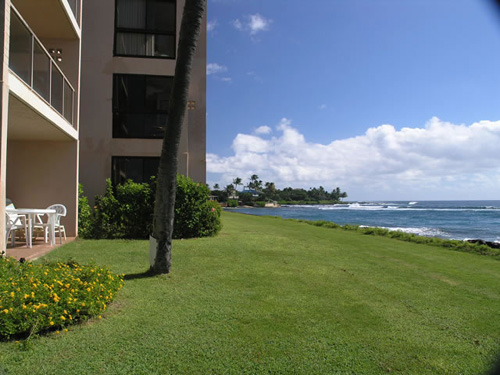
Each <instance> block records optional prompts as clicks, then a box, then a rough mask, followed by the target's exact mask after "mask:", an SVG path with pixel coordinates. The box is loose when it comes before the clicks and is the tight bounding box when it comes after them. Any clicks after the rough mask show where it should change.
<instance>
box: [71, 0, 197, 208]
mask: <svg viewBox="0 0 500 375" xmlns="http://www.w3.org/2000/svg"><path fill="white" fill-rule="evenodd" d="M84 7H85V8H84V11H83V21H82V22H83V30H84V35H83V39H82V85H81V115H80V123H81V127H80V182H81V183H82V184H83V187H84V190H85V194H86V195H87V196H88V197H89V199H90V200H91V201H92V200H93V198H94V196H95V195H97V194H102V193H103V192H104V188H105V180H106V179H107V178H110V179H111V180H112V182H113V183H114V184H116V183H121V182H124V181H126V180H127V179H132V180H134V181H136V182H144V181H149V179H150V176H152V175H155V174H156V172H157V169H158V162H159V156H160V152H161V145H162V139H163V133H164V129H165V125H166V123H167V117H168V103H169V97H170V89H171V86H172V82H173V76H174V73H175V64H176V56H177V51H176V49H177V44H178V36H179V29H180V24H181V18H182V11H183V9H184V0H177V1H176V0H114V1H103V0H85V2H84ZM205 95H206V15H205V17H204V19H203V24H202V29H201V34H200V39H199V42H198V48H197V52H196V56H195V59H194V62H193V67H192V75H191V84H190V90H189V98H188V100H189V102H188V106H187V108H186V111H187V112H186V116H185V120H184V125H183V133H182V138H181V144H180V150H179V169H178V172H179V173H181V174H184V175H187V176H189V177H191V178H193V179H194V180H195V181H198V182H203V183H204V182H205V179H206V168H205V157H206V99H205Z"/></svg>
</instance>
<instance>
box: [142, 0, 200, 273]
mask: <svg viewBox="0 0 500 375" xmlns="http://www.w3.org/2000/svg"><path fill="white" fill-rule="evenodd" d="M205 8H206V0H186V3H185V5H184V12H183V15H182V22H181V30H180V33H179V45H178V48H177V63H176V65H175V76H174V83H173V86H172V92H171V94H170V102H169V106H168V120H167V126H166V129H165V135H164V138H163V145H162V150H161V155H160V166H159V168H158V177H157V181H158V185H157V188H156V200H155V207H154V214H153V238H154V239H156V255H155V259H154V264H153V265H152V266H151V269H150V271H151V272H152V273H154V274H162V273H169V272H170V267H171V264H172V261H171V259H172V233H173V230H174V214H175V189H176V184H177V167H178V156H177V154H178V150H179V143H180V139H181V131H182V124H183V122H184V115H185V112H186V106H187V99H188V92H189V81H190V76H191V64H192V61H193V57H194V54H195V51H196V44H197V42H198V36H199V34H200V28H201V21H202V18H203V14H204V13H205Z"/></svg>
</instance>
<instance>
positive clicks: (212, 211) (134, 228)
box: [84, 175, 221, 239]
mask: <svg viewBox="0 0 500 375" xmlns="http://www.w3.org/2000/svg"><path fill="white" fill-rule="evenodd" d="M155 187H156V183H155V181H154V180H152V181H151V183H149V184H147V183H142V184H139V183H135V182H133V181H131V180H128V181H127V182H126V183H124V184H123V185H117V186H116V187H115V188H113V186H112V184H111V180H109V179H108V180H106V192H105V194H104V195H103V196H97V197H96V203H95V206H94V213H93V215H90V218H91V220H90V221H91V225H88V226H89V227H91V228H93V230H92V231H91V232H89V234H88V235H87V232H85V231H84V233H85V234H86V236H85V238H95V239H101V238H106V239H113V238H127V239H141V238H144V239H145V238H148V237H149V235H150V234H151V233H152V229H153V227H152V226H153V212H154V198H155ZM209 198H210V191H209V189H208V187H207V186H206V185H204V184H199V183H196V182H194V181H193V180H192V179H190V178H189V177H185V176H181V175H178V176H177V194H176V199H175V221H174V233H173V237H174V238H193V237H206V236H213V235H215V234H217V233H218V232H219V231H220V229H221V222H220V215H221V207H220V205H219V204H218V203H217V202H210V201H209ZM89 209H90V208H89Z"/></svg>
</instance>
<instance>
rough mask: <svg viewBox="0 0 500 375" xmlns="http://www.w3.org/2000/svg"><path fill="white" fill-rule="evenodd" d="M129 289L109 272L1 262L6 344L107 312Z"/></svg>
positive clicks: (0, 332)
mask: <svg viewBox="0 0 500 375" xmlns="http://www.w3.org/2000/svg"><path fill="white" fill-rule="evenodd" d="M122 286H123V278H122V277H121V276H118V275H116V274H113V273H112V272H110V271H109V270H108V269H107V268H102V267H99V266H96V265H91V266H82V265H79V264H78V263H76V262H72V261H69V262H66V263H46V264H40V265H33V264H32V263H29V262H27V263H18V262H17V261H16V260H15V259H14V258H0V338H2V339H6V338H9V337H11V336H14V335H16V336H17V335H28V334H33V333H37V332H40V331H44V330H47V329H50V328H63V327H65V326H68V325H71V324H74V323H76V322H78V321H81V320H83V319H86V318H89V317H92V316H97V315H98V314H99V313H101V312H103V311H104V310H106V307H107V305H108V304H109V303H110V302H111V301H112V300H113V298H114V297H115V295H116V293H117V292H118V291H119V290H120V289H121V287H122Z"/></svg>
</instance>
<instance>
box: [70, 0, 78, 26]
mask: <svg viewBox="0 0 500 375" xmlns="http://www.w3.org/2000/svg"><path fill="white" fill-rule="evenodd" d="M68 3H69V7H70V8H71V10H72V11H73V15H74V16H75V18H76V22H78V24H80V0H68Z"/></svg>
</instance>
